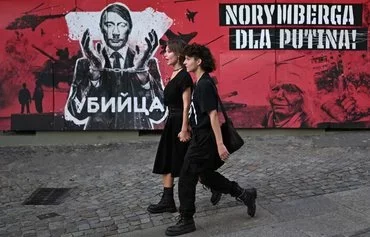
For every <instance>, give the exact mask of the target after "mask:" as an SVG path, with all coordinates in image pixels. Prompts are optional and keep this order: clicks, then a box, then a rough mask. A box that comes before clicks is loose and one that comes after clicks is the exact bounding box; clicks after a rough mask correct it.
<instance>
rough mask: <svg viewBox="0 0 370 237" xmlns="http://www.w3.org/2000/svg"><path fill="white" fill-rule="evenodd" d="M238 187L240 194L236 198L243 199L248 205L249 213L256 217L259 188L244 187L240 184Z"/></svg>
mask: <svg viewBox="0 0 370 237" xmlns="http://www.w3.org/2000/svg"><path fill="white" fill-rule="evenodd" d="M237 189H238V193H240V194H239V196H237V197H236V200H238V201H242V202H243V203H244V205H246V206H247V207H248V215H249V216H250V217H254V215H255V214H256V198H257V190H256V189H255V188H248V189H243V188H241V187H239V185H238V186H237Z"/></svg>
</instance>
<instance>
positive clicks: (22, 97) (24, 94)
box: [18, 83, 31, 114]
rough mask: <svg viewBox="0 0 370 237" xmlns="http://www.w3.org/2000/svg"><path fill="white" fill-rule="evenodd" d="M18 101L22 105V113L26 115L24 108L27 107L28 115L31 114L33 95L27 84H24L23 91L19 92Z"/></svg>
mask: <svg viewBox="0 0 370 237" xmlns="http://www.w3.org/2000/svg"><path fill="white" fill-rule="evenodd" d="M18 101H19V103H20V104H21V113H22V114H23V113H24V107H25V106H26V109H27V114H29V113H30V103H31V93H30V91H29V90H28V89H27V84H26V83H23V84H22V89H20V90H19V92H18Z"/></svg>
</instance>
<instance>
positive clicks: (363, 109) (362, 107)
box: [353, 93, 370, 114]
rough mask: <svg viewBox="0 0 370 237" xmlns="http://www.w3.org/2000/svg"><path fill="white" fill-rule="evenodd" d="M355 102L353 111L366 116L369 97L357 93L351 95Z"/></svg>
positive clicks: (369, 103)
mask: <svg viewBox="0 0 370 237" xmlns="http://www.w3.org/2000/svg"><path fill="white" fill-rule="evenodd" d="M353 100H354V101H355V111H356V112H357V113H360V114H367V113H368V111H369V109H370V95H368V94H367V93H358V94H355V95H353Z"/></svg>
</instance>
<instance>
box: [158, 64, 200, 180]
mask: <svg viewBox="0 0 370 237" xmlns="http://www.w3.org/2000/svg"><path fill="white" fill-rule="evenodd" d="M192 86H193V81H192V79H191V77H190V75H189V73H188V72H186V70H184V69H182V70H181V71H180V72H179V73H177V75H176V76H175V77H174V78H173V79H172V80H170V81H169V83H168V84H167V86H166V88H165V89H164V104H165V105H166V106H168V111H169V115H168V117H167V121H166V124H165V126H164V129H163V132H162V136H161V139H160V142H159V145H158V150H157V155H156V158H155V162H154V167H153V173H155V174H169V173H171V175H172V177H178V176H179V175H180V171H181V167H182V164H183V162H184V156H185V153H186V150H187V148H188V142H180V140H179V138H178V137H177V135H178V134H179V132H180V131H181V127H182V113H183V100H182V94H183V92H184V91H185V90H186V89H187V88H189V87H191V88H192Z"/></svg>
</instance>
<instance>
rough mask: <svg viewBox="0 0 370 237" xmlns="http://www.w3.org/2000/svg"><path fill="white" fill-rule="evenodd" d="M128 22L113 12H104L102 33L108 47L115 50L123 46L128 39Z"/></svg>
mask: <svg viewBox="0 0 370 237" xmlns="http://www.w3.org/2000/svg"><path fill="white" fill-rule="evenodd" d="M130 31H131V28H130V24H129V23H128V22H127V21H126V20H125V19H123V18H122V17H121V16H120V15H118V14H117V13H115V12H105V13H104V16H103V22H102V33H103V35H104V40H105V42H106V44H107V46H108V47H110V48H112V49H113V50H115V51H117V50H119V49H121V48H123V47H124V46H125V45H126V43H127V40H128V36H129V34H130Z"/></svg>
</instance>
